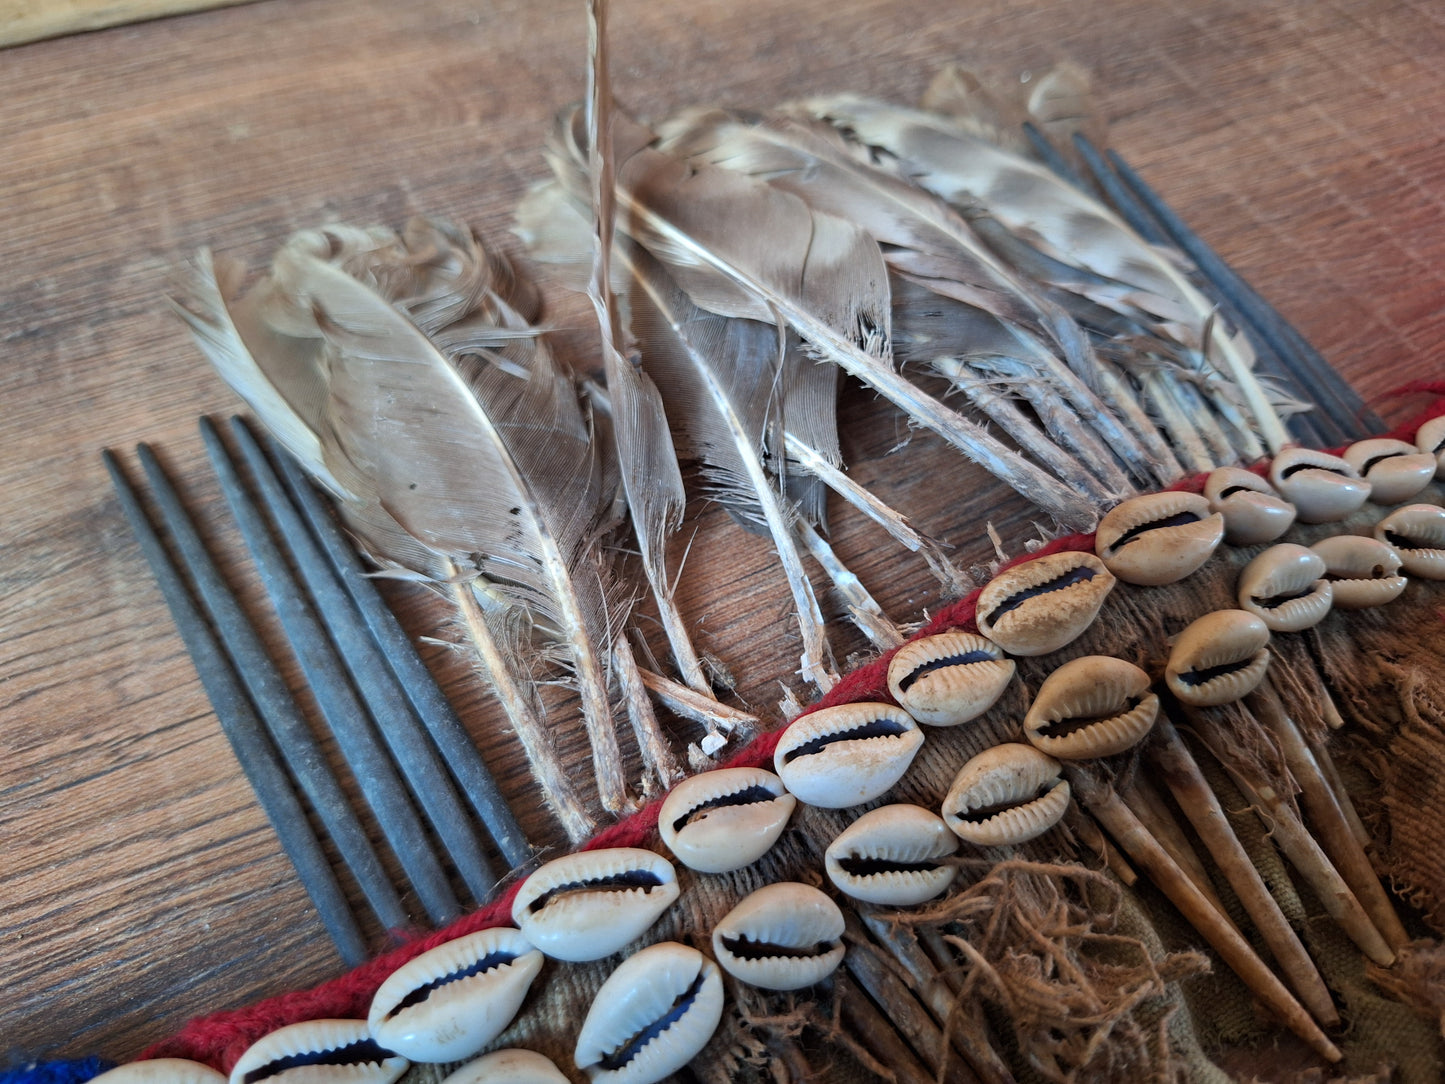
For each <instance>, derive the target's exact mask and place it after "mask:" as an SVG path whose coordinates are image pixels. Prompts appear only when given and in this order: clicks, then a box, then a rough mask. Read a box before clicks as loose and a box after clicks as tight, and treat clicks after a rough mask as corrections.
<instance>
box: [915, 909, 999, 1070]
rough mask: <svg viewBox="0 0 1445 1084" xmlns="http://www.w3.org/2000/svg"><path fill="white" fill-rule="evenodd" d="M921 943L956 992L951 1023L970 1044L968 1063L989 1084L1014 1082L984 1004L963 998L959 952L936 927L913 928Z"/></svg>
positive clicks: (967, 1044)
mask: <svg viewBox="0 0 1445 1084" xmlns="http://www.w3.org/2000/svg"><path fill="white" fill-rule="evenodd" d="M914 933H915V935H916V937H917V938H918V944H919V945H920V946H922V948H923V949H924V950H925V952H926V955H927V957H928V959H930V960H931V961H932V962H933V964H934V965H935V966H936V967H937V968H938V974H939V975H940V976H942V978H943V981H944V982H945V983H946V984H947V986H948V989H949V990H951V991H952V992H953V996H954V1002H953V1014H952V1016H950V1017H949V1020H948V1023H949V1026H950V1027H951V1029H952V1030H953V1032H955V1033H956V1034H957V1035H958V1036H959V1040H960V1041H961V1042H962V1043H963V1044H964V1046H965V1047H967V1049H968V1051H969V1054H968V1060H969V1064H970V1065H972V1066H973V1069H974V1072H976V1073H978V1075H979V1076H980V1077H981V1078H982V1079H983V1080H985V1081H987V1082H988V1084H1014V1075H1013V1071H1012V1070H1011V1069H1009V1067H1008V1066H1007V1065H1006V1064H1004V1060H1003V1058H1001V1057H1000V1056H999V1053H998V1045H997V1043H995V1041H994V1037H993V1030H992V1029H991V1028H990V1027H989V1023H988V1018H987V1017H986V1016H985V1015H984V1011H983V1003H982V1002H981V1001H980V1000H979V999H978V998H974V997H963V996H961V995H963V994H964V993H965V989H964V982H963V980H962V978H961V977H960V971H959V969H958V966H957V960H958V957H957V954H955V953H954V951H953V950H952V949H951V948H949V946H948V944H947V943H946V942H945V941H944V938H943V934H942V933H940V932H939V931H938V929H936V928H934V927H926V928H923V929H919V928H918V927H914Z"/></svg>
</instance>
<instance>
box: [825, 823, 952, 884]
mask: <svg viewBox="0 0 1445 1084" xmlns="http://www.w3.org/2000/svg"><path fill="white" fill-rule="evenodd" d="M957 850H958V837H957V836H955V835H954V834H953V833H952V832H951V831H949V828H948V825H946V824H944V823H943V819H942V818H941V817H939V816H938V815H937V814H936V813H933V812H931V811H929V810H927V809H924V808H923V807H921V806H916V805H901V804H900V805H885V806H880V807H879V808H877V809H874V810H871V811H870V812H868V813H864V814H863V816H861V817H859V818H858V819H857V820H856V821H854V822H853V823H852V824H850V825H849V826H848V827H847V828H846V829H844V830H843V831H842V832H841V833H840V834H839V835H838V837H837V838H836V839H834V840H833V842H832V843H830V844H829V845H828V850H827V852H826V853H825V854H824V856H823V862H824V868H825V869H826V870H827V873H828V879H829V880H830V881H832V882H833V884H834V885H836V886H837V887H838V889H839V891H841V892H844V893H846V894H847V895H849V896H852V897H853V898H854V899H855V900H863V901H864V902H865V903H877V904H881V905H883V906H885V907H912V906H913V905H914V904H918V903H922V902H924V901H925V900H931V899H933V897H934V896H937V895H938V894H939V893H941V892H943V891H944V890H945V889H947V888H948V886H949V885H951V884H952V883H953V878H954V875H955V874H956V873H957V872H958V870H957V867H956V866H953V865H950V864H948V863H947V862H944V861H943V859H946V858H951V857H952V856H953V854H954V852H955V851H957Z"/></svg>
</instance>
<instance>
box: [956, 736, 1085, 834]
mask: <svg viewBox="0 0 1445 1084" xmlns="http://www.w3.org/2000/svg"><path fill="white" fill-rule="evenodd" d="M1068 808H1069V781H1068V780H1067V779H1064V778H1063V777H1062V774H1061V769H1060V766H1059V762H1058V761H1057V760H1055V759H1054V758H1053V757H1051V756H1049V755H1048V754H1047V753H1041V752H1039V751H1038V750H1037V749H1035V748H1034V747H1033V746H1032V745H1021V744H1019V743H1018V742H1009V743H1007V744H1005V745H995V746H994V747H993V748H991V749H985V750H984V751H983V752H982V753H979V754H978V756H976V757H974V758H973V759H972V760H970V761H969V762H968V763H967V764H965V765H964V766H963V767H962V768H960V769H959V770H958V775H956V776H955V777H954V779H953V786H952V787H950V788H949V791H948V796H947V797H946V798H944V799H943V821H944V823H945V824H947V825H948V827H949V828H950V829H951V830H952V831H953V834H954V835H956V836H958V837H959V838H960V839H963V840H966V841H967V842H969V843H973V844H976V845H977V846H980V847H1006V846H1012V845H1013V844H1016V843H1025V842H1027V841H1028V840H1031V839H1033V838H1034V837H1035V836H1041V835H1043V834H1044V833H1045V832H1047V831H1048V830H1049V829H1050V828H1052V827H1053V826H1054V825H1056V824H1058V823H1059V818H1060V817H1062V816H1063V815H1064V811H1065V810H1066V809H1068Z"/></svg>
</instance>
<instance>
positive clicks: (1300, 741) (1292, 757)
mask: <svg viewBox="0 0 1445 1084" xmlns="http://www.w3.org/2000/svg"><path fill="white" fill-rule="evenodd" d="M1245 704H1246V705H1247V706H1248V707H1249V710H1250V711H1252V712H1253V713H1254V715H1255V718H1257V719H1258V720H1259V721H1260V722H1261V723H1262V724H1263V725H1264V726H1265V727H1267V728H1268V729H1269V731H1270V733H1272V734H1273V735H1274V736H1275V738H1276V739H1278V741H1279V743H1280V747H1281V748H1282V749H1283V750H1284V756H1285V763H1286V764H1287V765H1288V766H1289V770H1290V774H1291V775H1293V776H1294V777H1295V781H1296V782H1297V783H1299V786H1300V801H1301V804H1302V805H1303V806H1304V810H1305V815H1306V816H1308V817H1309V819H1310V823H1311V825H1312V826H1313V828H1314V830H1315V834H1316V836H1317V838H1318V839H1319V841H1320V846H1321V848H1322V849H1323V850H1324V852H1325V854H1327V855H1328V856H1329V858H1330V861H1331V862H1332V863H1333V864H1334V866H1335V868H1336V869H1337V870H1339V871H1340V876H1342V877H1343V878H1344V879H1345V883H1346V884H1348V885H1349V886H1350V890H1351V891H1352V892H1354V894H1355V897H1356V899H1358V900H1359V901H1360V903H1361V905H1362V906H1363V907H1364V908H1365V913H1366V914H1368V915H1369V916H1370V921H1371V922H1373V923H1374V924H1375V928H1376V929H1377V930H1379V931H1380V934H1381V936H1383V937H1384V939H1385V943H1386V944H1387V945H1389V946H1390V948H1391V949H1393V950H1395V951H1397V952H1398V951H1399V950H1400V949H1401V948H1403V947H1404V946H1405V945H1406V944H1408V943H1409V941H1410V935H1409V934H1408V933H1406V932H1405V927H1404V925H1403V924H1401V922H1400V916H1399V915H1397V914H1396V913H1395V907H1394V905H1393V904H1392V903H1391V902H1390V897H1389V895H1388V894H1387V893H1386V892H1385V888H1384V886H1383V885H1381V884H1380V878H1379V876H1378V875H1377V874H1376V873H1375V869H1374V866H1372V865H1371V864H1370V859H1369V856H1368V855H1366V854H1365V849H1364V848H1363V847H1362V846H1361V845H1360V841H1359V840H1358V839H1357V838H1356V837H1355V834H1354V832H1353V831H1352V830H1351V829H1350V824H1349V821H1348V820H1347V819H1346V817H1345V815H1344V813H1343V811H1342V810H1341V809H1340V804H1339V802H1338V801H1337V800H1336V798H1335V792H1334V788H1333V787H1331V786H1330V784H1329V781H1328V780H1327V779H1326V778H1325V776H1324V773H1323V772H1322V771H1321V770H1320V766H1319V764H1318V762H1316V760H1315V758H1314V754H1313V753H1311V752H1310V748H1309V746H1308V745H1307V744H1306V743H1305V739H1304V735H1303V734H1301V733H1300V729H1299V726H1298V725H1297V724H1296V723H1295V721H1294V720H1293V719H1291V718H1290V716H1289V713H1288V712H1287V711H1286V710H1285V707H1284V703H1283V702H1282V701H1281V700H1280V697H1279V694H1278V692H1276V691H1275V689H1274V686H1273V685H1271V684H1270V683H1269V680H1268V678H1266V679H1265V682H1264V684H1262V685H1261V686H1260V687H1259V688H1258V689H1257V690H1255V691H1254V692H1253V693H1250V695H1249V696H1248V697H1246V698H1245Z"/></svg>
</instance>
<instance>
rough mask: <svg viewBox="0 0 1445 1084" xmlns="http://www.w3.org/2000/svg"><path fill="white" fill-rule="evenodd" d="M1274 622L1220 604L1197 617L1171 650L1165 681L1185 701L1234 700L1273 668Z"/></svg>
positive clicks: (1206, 705)
mask: <svg viewBox="0 0 1445 1084" xmlns="http://www.w3.org/2000/svg"><path fill="white" fill-rule="evenodd" d="M1268 645H1269V627H1268V626H1267V625H1266V624H1265V623H1264V622H1263V621H1262V620H1260V619H1259V618H1258V617H1255V616H1254V614H1251V613H1246V612H1245V611H1243V610H1215V611H1214V612H1213V613H1207V614H1205V615H1204V616H1203V617H1201V618H1199V619H1198V620H1197V621H1194V622H1192V623H1191V624H1190V625H1189V626H1188V627H1187V628H1186V629H1185V630H1184V631H1183V632H1181V633H1180V634H1179V637H1178V639H1176V640H1175V641H1174V649H1173V650H1172V651H1170V652H1169V663H1168V665H1167V666H1165V668H1164V683H1165V684H1166V685H1168V686H1169V690H1170V691H1171V692H1172V693H1173V694H1174V695H1175V696H1176V697H1178V698H1179V700H1180V701H1181V702H1182V703H1185V704H1191V705H1193V706H1194V707H1198V708H1211V707H1215V706H1217V705H1219V704H1229V703H1233V702H1234V701H1236V700H1238V699H1239V698H1240V697H1242V696H1245V695H1247V694H1248V693H1251V692H1253V691H1254V690H1255V689H1256V688H1258V686H1259V683H1260V682H1261V681H1263V680H1264V673H1265V670H1267V669H1268V668H1269V646H1268Z"/></svg>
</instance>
